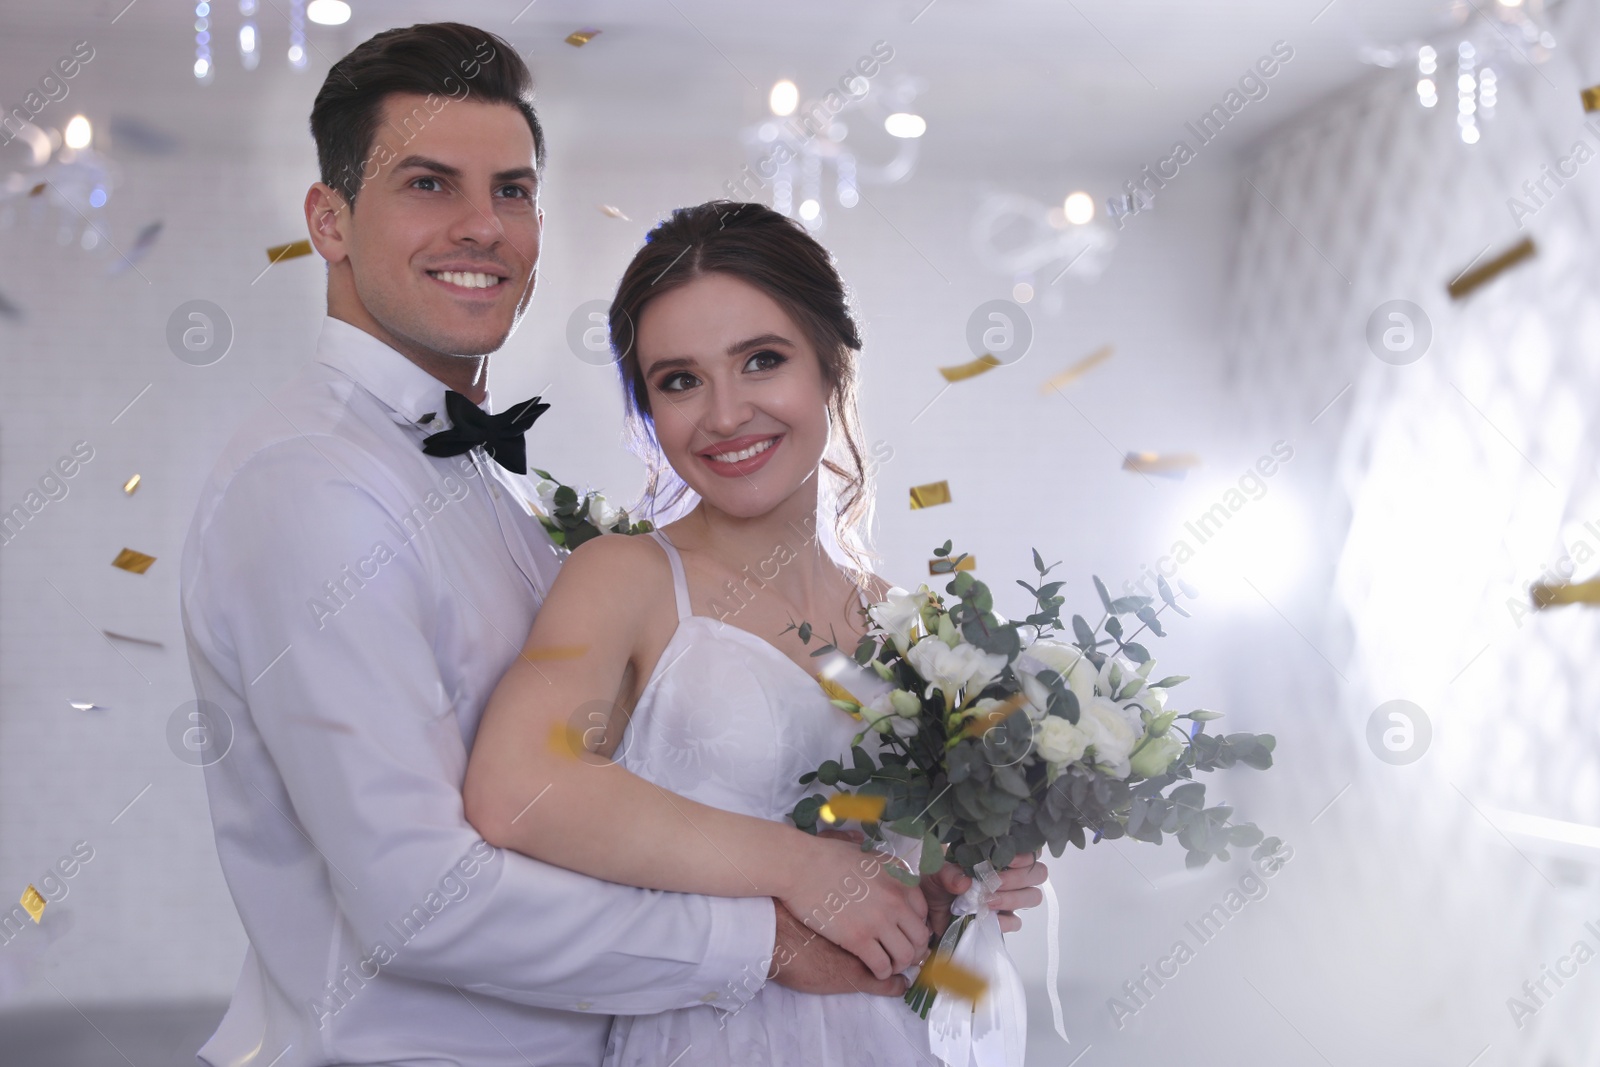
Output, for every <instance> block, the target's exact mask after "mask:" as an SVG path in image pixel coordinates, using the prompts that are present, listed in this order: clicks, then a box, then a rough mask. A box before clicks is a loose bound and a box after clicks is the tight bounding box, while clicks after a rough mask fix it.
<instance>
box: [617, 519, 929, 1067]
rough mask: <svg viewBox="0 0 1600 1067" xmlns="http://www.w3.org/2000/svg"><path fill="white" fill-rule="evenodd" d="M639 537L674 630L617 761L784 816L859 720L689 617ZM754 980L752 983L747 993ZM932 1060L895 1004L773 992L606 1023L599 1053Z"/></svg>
mask: <svg viewBox="0 0 1600 1067" xmlns="http://www.w3.org/2000/svg"><path fill="white" fill-rule="evenodd" d="M651 536H652V537H654V538H655V539H656V541H657V542H658V543H660V545H661V547H662V549H663V550H664V551H665V552H666V553H667V559H668V561H669V562H670V563H671V565H672V582H673V588H674V591H675V593H676V596H677V605H678V628H677V630H676V631H675V632H674V633H673V635H672V640H671V641H669V642H668V643H667V647H666V649H665V650H663V651H662V653H661V658H660V660H659V661H658V662H657V663H656V666H655V670H654V671H652V672H651V675H650V679H649V680H648V681H647V682H646V683H645V687H644V691H643V693H642V694H641V695H640V697H639V702H638V706H637V707H636V708H635V709H634V712H633V716H632V719H631V721H630V722H629V724H628V728H627V731H626V732H625V733H624V735H623V738H622V741H621V742H620V744H619V746H618V748H619V752H618V754H617V757H616V759H617V763H618V764H619V765H621V766H622V767H625V768H627V769H628V770H630V771H632V772H633V773H634V774H637V775H639V776H640V777H641V778H646V779H648V780H650V781H652V782H655V783H656V784H657V785H659V786H661V787H662V788H663V789H667V790H671V791H672V792H674V793H677V794H679V795H681V796H685V797H689V798H690V799H693V800H697V801H699V802H701V803H703V804H709V805H712V806H714V807H718V808H722V809H724V810H726V811H736V812H741V813H743V814H746V815H755V816H758V817H760V818H763V819H773V820H781V819H784V818H785V817H786V816H787V815H788V813H789V812H790V811H791V810H793V808H794V805H795V803H796V802H797V801H799V800H800V799H801V798H803V797H805V796H807V795H809V794H810V793H811V792H812V791H814V790H816V789H817V788H818V787H817V786H815V785H812V786H809V787H808V786H802V785H800V784H799V782H798V779H799V777H800V775H802V774H804V773H806V772H807V771H813V770H815V769H816V768H817V765H818V764H819V763H821V762H822V761H824V760H827V759H838V758H840V757H844V759H845V760H846V765H848V759H849V755H848V754H849V751H850V741H851V739H852V738H853V737H854V736H855V735H856V733H857V732H859V730H860V729H861V724H860V723H859V722H858V721H857V720H856V719H854V718H852V717H851V716H850V715H848V714H846V713H845V712H843V711H840V710H839V709H838V708H836V707H834V706H833V705H832V704H831V703H829V701H828V698H827V696H825V695H824V694H823V692H822V689H821V687H820V686H819V685H818V684H817V682H816V680H815V679H814V678H812V677H811V676H810V674H809V673H808V672H807V671H806V670H805V669H803V668H802V667H801V666H800V665H799V664H797V663H795V662H794V661H793V660H791V659H790V658H789V657H788V656H786V655H784V654H783V653H782V652H780V651H779V650H778V649H777V648H776V647H775V646H773V645H771V644H768V643H767V642H766V641H763V640H762V639H761V638H759V637H757V636H755V635H754V634H752V633H750V632H749V631H747V630H741V629H739V628H738V627H736V626H734V625H732V624H730V623H725V622H721V621H719V620H717V619H713V618H710V617H708V616H703V615H694V614H691V613H690V611H689V592H688V587H687V585H686V583H685V581H684V576H683V561H682V560H681V559H680V558H679V556H678V552H677V550H676V549H675V548H674V547H673V546H672V544H671V543H670V542H669V541H667V539H666V538H665V537H664V536H662V535H661V534H659V533H652V534H651ZM870 739H871V735H870V734H869V737H868V740H869V741H870ZM864 745H865V742H864ZM867 747H868V749H869V751H871V746H867ZM846 906H847V907H848V904H847V905H846ZM761 978H762V976H761V975H754V976H752V979H751V984H752V985H754V984H756V983H758V982H760V981H761ZM938 1062H939V1061H938V1060H937V1059H936V1058H935V1057H934V1056H933V1054H932V1053H931V1052H930V1051H929V1050H928V1024H927V1023H926V1022H924V1021H923V1020H922V1019H921V1018H919V1017H918V1016H917V1015H916V1014H915V1013H914V1012H912V1011H911V1009H910V1008H908V1007H907V1006H906V1005H905V1004H904V1003H903V1002H902V1001H901V1000H900V999H898V998H896V997H879V996H870V995H868V994H864V993H847V994H841V995H835V996H819V995H815V994H809V993H796V992H794V991H793V990H791V989H788V988H786V987H784V986H780V985H778V984H776V983H774V982H767V983H766V984H765V985H763V986H762V987H761V989H760V990H759V992H757V993H756V995H755V997H754V998H752V999H751V1000H750V1001H749V1002H748V1003H747V1004H745V1006H744V1007H743V1008H741V1009H739V1010H737V1011H734V1012H728V1011H725V1010H721V1009H717V1008H713V1007H711V1006H710V1005H706V1006H704V1007H693V1008H679V1009H677V1010H675V1011H668V1012H663V1013H661V1014H659V1015H620V1016H618V1017H617V1018H616V1021H615V1022H614V1023H613V1024H612V1028H611V1036H610V1040H609V1041H608V1042H607V1045H606V1055H605V1065H606V1067H668V1065H671V1067H756V1065H762V1064H771V1065H793V1067H911V1065H917V1067H938Z"/></svg>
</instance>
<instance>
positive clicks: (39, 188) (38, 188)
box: [28, 182, 50, 196]
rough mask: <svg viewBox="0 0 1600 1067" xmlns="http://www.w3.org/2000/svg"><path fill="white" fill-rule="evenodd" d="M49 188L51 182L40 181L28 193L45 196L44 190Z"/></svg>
mask: <svg viewBox="0 0 1600 1067" xmlns="http://www.w3.org/2000/svg"><path fill="white" fill-rule="evenodd" d="M48 188H50V183H49V182H40V183H39V184H38V185H35V186H34V187H33V188H32V189H29V190H28V195H29V196H43V195H44V191H45V190H46V189H48Z"/></svg>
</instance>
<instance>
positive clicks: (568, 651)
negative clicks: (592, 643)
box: [522, 645, 589, 661]
mask: <svg viewBox="0 0 1600 1067" xmlns="http://www.w3.org/2000/svg"><path fill="white" fill-rule="evenodd" d="M587 651H589V646H588V645H546V646H544V647H543V648H525V649H523V650H522V658H523V659H525V660H529V661H532V660H552V659H582V658H583V654H584V653H585V652H587Z"/></svg>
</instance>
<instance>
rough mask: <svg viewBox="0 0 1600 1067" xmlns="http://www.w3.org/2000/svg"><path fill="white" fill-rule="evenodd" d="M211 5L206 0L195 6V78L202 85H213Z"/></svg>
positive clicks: (201, 0)
mask: <svg viewBox="0 0 1600 1067" xmlns="http://www.w3.org/2000/svg"><path fill="white" fill-rule="evenodd" d="M210 15H211V5H210V4H208V3H206V0H200V3H198V4H196V5H194V77H195V80H196V81H198V82H199V83H200V84H202V85H209V84H211V73H212V68H211V18H210Z"/></svg>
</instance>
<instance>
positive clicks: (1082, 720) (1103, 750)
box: [1078, 696, 1144, 778]
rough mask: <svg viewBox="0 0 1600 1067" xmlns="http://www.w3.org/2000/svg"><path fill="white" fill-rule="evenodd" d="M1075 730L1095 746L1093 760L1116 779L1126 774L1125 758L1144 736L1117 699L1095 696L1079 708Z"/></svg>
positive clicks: (1142, 729) (1141, 727)
mask: <svg viewBox="0 0 1600 1067" xmlns="http://www.w3.org/2000/svg"><path fill="white" fill-rule="evenodd" d="M1078 729H1079V730H1080V731H1082V732H1083V734H1084V735H1085V736H1086V737H1087V738H1088V742H1089V744H1091V745H1093V746H1094V758H1095V762H1097V763H1103V764H1105V765H1106V766H1107V767H1109V768H1110V770H1111V773H1112V775H1114V776H1115V777H1117V778H1126V777H1127V776H1128V772H1129V766H1128V757H1129V756H1130V755H1131V754H1132V753H1133V749H1134V746H1135V745H1137V744H1138V743H1139V739H1140V738H1141V737H1142V736H1143V735H1144V728H1143V726H1142V725H1140V726H1137V727H1136V726H1133V725H1131V724H1130V723H1129V722H1128V719H1127V716H1126V715H1125V714H1124V713H1123V710H1122V708H1120V707H1118V706H1117V703H1116V701H1114V700H1111V699H1109V698H1107V697H1103V696H1097V697H1095V698H1094V699H1092V700H1090V701H1089V702H1088V703H1087V704H1084V705H1082V706H1080V708H1079V709H1078Z"/></svg>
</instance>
